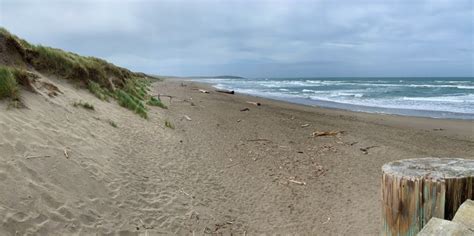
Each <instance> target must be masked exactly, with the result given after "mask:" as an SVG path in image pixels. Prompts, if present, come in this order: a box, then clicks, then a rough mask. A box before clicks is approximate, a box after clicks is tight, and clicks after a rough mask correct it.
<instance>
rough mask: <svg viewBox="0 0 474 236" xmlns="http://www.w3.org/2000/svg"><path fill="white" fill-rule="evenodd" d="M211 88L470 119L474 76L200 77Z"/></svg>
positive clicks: (344, 106) (325, 104)
mask: <svg viewBox="0 0 474 236" xmlns="http://www.w3.org/2000/svg"><path fill="white" fill-rule="evenodd" d="M198 80H199V81H201V82H206V83H211V84H213V85H214V87H216V88H220V89H228V90H235V91H236V92H239V93H244V94H249V95H254V96H260V97H266V98H272V99H277V100H284V101H289V102H294V103H301V104H306V105H314V106H321V107H330V108H339V109H346V110H353V111H362V112H374V113H387V114H398V115H408V116H422V117H434V118H455V119H471V120H472V119H474V78H440V77H432V78H419V77H416V78H405V77H404V78H383V77H381V78H374V77H371V78H228V79H226V78H201V79H198Z"/></svg>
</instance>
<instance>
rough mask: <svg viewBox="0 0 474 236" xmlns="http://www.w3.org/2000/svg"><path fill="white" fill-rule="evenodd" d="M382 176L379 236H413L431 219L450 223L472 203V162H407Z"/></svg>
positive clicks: (384, 169) (394, 165)
mask: <svg viewBox="0 0 474 236" xmlns="http://www.w3.org/2000/svg"><path fill="white" fill-rule="evenodd" d="M382 172H383V176H382V204H383V205H382V216H383V229H382V235H416V234H417V233H418V232H419V231H420V230H421V229H422V228H423V226H424V225H426V224H427V223H428V221H429V220H430V219H431V218H432V217H437V218H440V219H447V220H451V219H452V218H453V216H454V214H455V213H456V211H457V209H458V208H459V206H460V205H461V204H462V203H463V202H464V201H465V200H466V199H474V161H473V160H465V159H456V158H421V159H407V160H401V161H395V162H391V163H388V164H385V165H384V166H383V167H382Z"/></svg>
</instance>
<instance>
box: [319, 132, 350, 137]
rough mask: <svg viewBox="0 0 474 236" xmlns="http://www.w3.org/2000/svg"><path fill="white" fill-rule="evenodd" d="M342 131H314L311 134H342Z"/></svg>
mask: <svg viewBox="0 0 474 236" xmlns="http://www.w3.org/2000/svg"><path fill="white" fill-rule="evenodd" d="M342 133H344V131H314V132H313V134H312V136H313V137H320V136H336V135H338V134H342Z"/></svg>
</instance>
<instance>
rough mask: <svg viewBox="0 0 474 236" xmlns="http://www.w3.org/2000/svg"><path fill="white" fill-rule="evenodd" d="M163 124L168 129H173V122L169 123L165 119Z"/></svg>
mask: <svg viewBox="0 0 474 236" xmlns="http://www.w3.org/2000/svg"><path fill="white" fill-rule="evenodd" d="M165 126H166V127H168V128H170V129H174V128H175V127H174V125H173V123H171V122H170V121H169V120H165Z"/></svg>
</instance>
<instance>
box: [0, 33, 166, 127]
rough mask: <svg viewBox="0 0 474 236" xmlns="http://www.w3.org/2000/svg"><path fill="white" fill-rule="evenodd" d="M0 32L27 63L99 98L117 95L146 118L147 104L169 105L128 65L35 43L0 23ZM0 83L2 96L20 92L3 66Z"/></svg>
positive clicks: (142, 75) (105, 99)
mask: <svg viewBox="0 0 474 236" xmlns="http://www.w3.org/2000/svg"><path fill="white" fill-rule="evenodd" d="M0 35H1V36H3V37H5V38H6V39H7V40H8V41H9V42H10V43H9V45H10V44H11V45H13V47H14V48H15V50H17V51H18V52H19V54H20V55H21V56H22V57H23V61H24V62H25V63H26V64H29V65H31V66H33V67H34V68H35V69H36V70H38V71H40V72H44V73H49V74H54V75H57V76H60V77H62V78H66V79H70V80H74V81H78V82H79V83H78V84H81V86H84V87H87V89H88V90H89V91H90V92H91V93H92V94H94V95H95V96H96V97H97V98H99V99H101V100H104V101H109V98H113V99H116V100H117V101H118V103H119V104H120V105H121V106H123V107H126V108H128V109H130V110H132V111H134V112H135V113H137V114H138V115H140V116H141V117H143V118H147V117H148V115H147V108H146V107H145V104H147V105H150V106H158V107H162V108H166V106H164V105H163V104H162V103H161V101H159V100H157V99H153V98H151V97H150V96H149V95H148V92H149V91H150V89H149V87H150V84H151V82H150V79H146V78H145V77H149V76H148V75H145V74H143V73H135V72H131V71H129V70H127V69H125V68H121V67H118V66H115V65H113V64H111V63H109V62H107V61H105V60H102V59H99V58H95V57H85V56H80V55H78V54H76V53H72V52H67V51H63V50H61V49H57V48H51V47H46V46H42V45H32V44H30V43H28V42H27V41H25V40H23V39H21V38H19V37H17V36H15V35H13V34H11V33H10V32H8V31H7V30H6V29H4V28H1V27H0ZM1 73H3V74H2V75H1V76H2V78H3V77H5V78H8V79H2V81H0V83H2V84H0V85H1V86H2V88H0V89H2V90H1V91H0V93H2V94H3V95H2V94H0V97H1V96H10V97H11V96H17V94H18V88H17V83H13V82H15V80H14V79H13V80H12V79H11V78H12V77H14V75H12V71H9V72H8V71H7V70H3V71H2V72H1Z"/></svg>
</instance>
